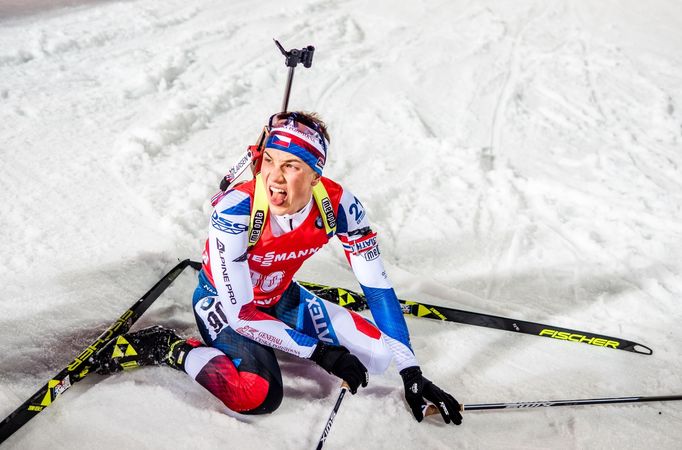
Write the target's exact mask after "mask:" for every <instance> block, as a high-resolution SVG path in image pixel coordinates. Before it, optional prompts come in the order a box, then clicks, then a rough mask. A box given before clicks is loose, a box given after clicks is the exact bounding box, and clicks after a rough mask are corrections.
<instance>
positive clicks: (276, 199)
mask: <svg viewBox="0 0 682 450" xmlns="http://www.w3.org/2000/svg"><path fill="white" fill-rule="evenodd" d="M286 199H287V191H286V190H284V189H281V188H278V187H274V186H270V201H271V202H272V204H273V205H274V206H281V205H283V204H284V202H285V201H286Z"/></svg>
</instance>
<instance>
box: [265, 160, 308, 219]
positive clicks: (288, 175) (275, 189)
mask: <svg viewBox="0 0 682 450" xmlns="http://www.w3.org/2000/svg"><path fill="white" fill-rule="evenodd" d="M261 175H262V177H263V182H264V183H265V190H266V191H267V194H268V203H269V204H270V211H272V213H273V214H275V215H278V216H281V215H283V214H293V213H295V212H297V211H299V210H301V209H302V208H303V207H304V206H305V205H307V204H308V202H309V201H310V198H311V196H312V195H313V186H315V185H316V184H317V183H318V182H319V181H320V176H319V175H318V174H317V173H316V172H315V171H314V170H313V169H312V168H311V167H310V166H309V165H308V164H306V163H304V162H303V160H302V159H301V158H299V157H297V156H294V155H292V154H291V153H289V152H284V151H282V150H277V149H274V148H268V149H266V150H265V152H264V153H263V164H262V165H261Z"/></svg>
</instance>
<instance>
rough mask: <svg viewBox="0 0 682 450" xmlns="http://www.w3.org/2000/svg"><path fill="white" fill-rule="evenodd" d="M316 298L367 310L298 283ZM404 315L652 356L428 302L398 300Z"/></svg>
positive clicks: (588, 336)
mask: <svg viewBox="0 0 682 450" xmlns="http://www.w3.org/2000/svg"><path fill="white" fill-rule="evenodd" d="M298 283H299V284H300V285H301V286H303V287H304V288H306V289H308V290H309V291H310V292H312V293H313V294H315V295H317V296H318V297H320V298H322V299H325V300H328V301H330V302H332V303H336V304H339V305H341V306H343V307H345V308H349V309H352V310H354V311H362V310H364V309H366V308H367V307H368V306H367V299H366V298H365V296H364V295H362V294H359V293H357V292H353V291H349V290H347V289H342V288H338V287H331V286H325V285H322V284H316V283H310V282H305V281H299V282H298ZM400 306H401V308H402V311H403V314H405V315H408V316H415V317H425V318H427V319H434V320H444V321H446V322H457V323H464V324H467V325H476V326H479V327H486V328H494V329H496V330H506V331H513V332H516V333H523V334H530V335H534V336H541V337H547V338H552V339H558V340H562V341H570V342H578V343H583V344H588V345H593V346H597V347H605V348H612V349H615V350H624V351H627V352H633V353H639V354H642V355H651V354H653V350H652V349H651V348H649V347H647V346H646V345H642V344H639V343H637V342H633V341H629V340H626V339H622V338H617V337H613V336H607V335H603V334H597V333H590V332H586V331H579V330H574V329H570V328H564V327H557V326H554V325H546V324H542V323H537V322H528V321H526V320H518V319H512V318H509V317H501V316H494V315H491V314H485V313H479V312H472V311H464V310H461V309H454V308H447V307H444V306H436V305H430V304H428V303H421V302H415V301H411V300H400Z"/></svg>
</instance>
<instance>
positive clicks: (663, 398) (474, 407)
mask: <svg viewBox="0 0 682 450" xmlns="http://www.w3.org/2000/svg"><path fill="white" fill-rule="evenodd" d="M677 400H682V395H657V396H649V397H646V396H640V397H606V398H585V399H574V400H545V401H537V402H516V403H474V404H471V405H461V407H460V411H462V412H464V411H489V410H497V409H529V408H546V407H551V406H583V405H606V404H614V403H644V402H669V401H677ZM434 414H438V408H436V406H434V405H429V406H428V407H427V408H426V411H425V412H424V416H431V415H434Z"/></svg>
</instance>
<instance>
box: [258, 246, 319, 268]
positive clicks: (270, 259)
mask: <svg viewBox="0 0 682 450" xmlns="http://www.w3.org/2000/svg"><path fill="white" fill-rule="evenodd" d="M321 248H322V247H311V248H306V249H303V250H294V251H290V252H275V251H271V252H267V253H265V254H264V255H258V254H254V253H249V260H250V261H253V262H254V263H256V264H258V265H260V266H262V267H269V266H271V265H272V264H273V263H277V262H282V261H294V260H298V259H301V258H304V259H307V258H309V257H311V256H312V255H314V254H315V253H316V252H317V251H318V250H319V249H321Z"/></svg>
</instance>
